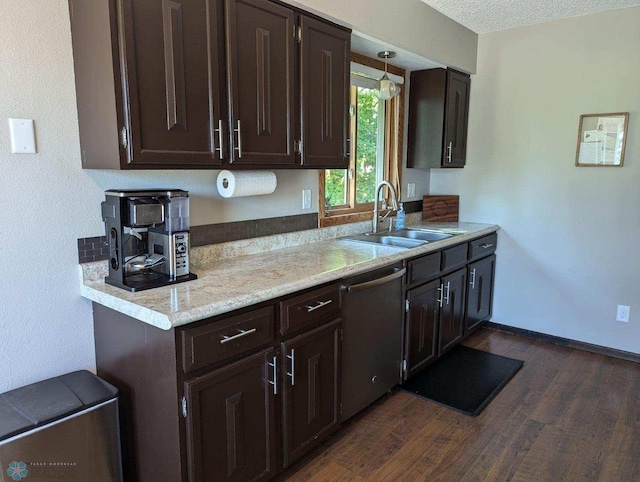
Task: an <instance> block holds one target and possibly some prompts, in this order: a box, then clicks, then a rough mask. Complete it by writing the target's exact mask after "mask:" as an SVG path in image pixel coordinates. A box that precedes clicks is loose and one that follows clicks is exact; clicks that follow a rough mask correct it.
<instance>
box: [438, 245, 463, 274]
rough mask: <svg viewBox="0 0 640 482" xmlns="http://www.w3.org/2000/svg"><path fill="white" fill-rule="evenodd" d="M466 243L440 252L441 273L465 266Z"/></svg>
mask: <svg viewBox="0 0 640 482" xmlns="http://www.w3.org/2000/svg"><path fill="white" fill-rule="evenodd" d="M467 249H468V247H467V243H465V244H460V245H458V246H454V247H453V248H449V249H445V250H443V251H442V271H443V272H446V271H451V270H454V269H458V268H461V267H463V266H464V265H466V264H467Z"/></svg>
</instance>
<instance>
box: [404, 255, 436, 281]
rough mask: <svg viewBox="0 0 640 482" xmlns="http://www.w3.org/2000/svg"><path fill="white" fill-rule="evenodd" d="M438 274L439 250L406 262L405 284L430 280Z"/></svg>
mask: <svg viewBox="0 0 640 482" xmlns="http://www.w3.org/2000/svg"><path fill="white" fill-rule="evenodd" d="M439 275H440V252H437V253H433V254H428V255H426V256H422V257H421V258H418V259H413V260H411V261H409V262H408V263H407V284H408V285H409V286H411V285H414V284H416V283H421V282H424V281H431V280H432V279H434V278H437V277H438V276H439Z"/></svg>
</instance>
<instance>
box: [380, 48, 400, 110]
mask: <svg viewBox="0 0 640 482" xmlns="http://www.w3.org/2000/svg"><path fill="white" fill-rule="evenodd" d="M395 56H396V53H395V52H392V51H390V50H385V51H383V52H378V58H381V59H384V75H383V76H382V78H381V79H380V81H379V82H378V98H379V99H382V100H389V99H391V98H392V97H395V96H396V95H398V94H399V93H400V88H399V87H398V85H397V84H396V83H395V82H394V81H393V80H391V79H390V78H389V77H388V76H387V61H388V60H389V59H392V58H394V57H395Z"/></svg>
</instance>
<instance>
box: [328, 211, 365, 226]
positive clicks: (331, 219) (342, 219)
mask: <svg viewBox="0 0 640 482" xmlns="http://www.w3.org/2000/svg"><path fill="white" fill-rule="evenodd" d="M372 219H373V211H366V212H362V213H349V214H337V215H333V216H331V215H329V216H326V217H324V218H318V224H319V227H320V228H326V227H329V226H339V225H341V224H349V223H360V222H363V221H371V220H372Z"/></svg>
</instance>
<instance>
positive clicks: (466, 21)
mask: <svg viewBox="0 0 640 482" xmlns="http://www.w3.org/2000/svg"><path fill="white" fill-rule="evenodd" d="M422 1H423V2H424V3H426V4H427V5H429V6H431V7H433V8H435V9H436V10H438V11H439V12H442V13H443V14H444V15H446V16H447V17H449V18H452V19H453V20H455V21H456V22H458V23H461V24H462V25H464V26H465V27H467V28H469V29H471V30H473V31H474V32H476V33H488V32H495V31H496V30H506V29H508V28H513V27H521V26H523V25H533V24H535V23H542V22H548V21H549V20H558V19H561V18H569V17H578V16H580V15H587V14H589V13H596V12H603V11H605V10H615V9H618V8H625V7H633V6H637V5H640V0H422Z"/></svg>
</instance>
